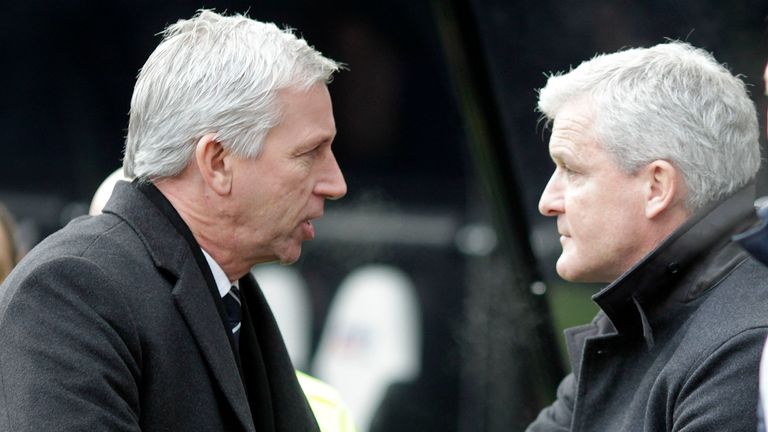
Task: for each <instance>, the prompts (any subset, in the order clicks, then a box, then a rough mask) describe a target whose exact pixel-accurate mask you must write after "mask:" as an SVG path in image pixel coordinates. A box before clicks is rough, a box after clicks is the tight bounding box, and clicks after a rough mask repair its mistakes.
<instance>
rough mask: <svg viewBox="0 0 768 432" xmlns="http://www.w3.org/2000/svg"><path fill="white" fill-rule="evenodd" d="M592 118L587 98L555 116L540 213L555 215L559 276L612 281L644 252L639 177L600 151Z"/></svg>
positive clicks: (572, 279) (588, 280) (575, 279)
mask: <svg viewBox="0 0 768 432" xmlns="http://www.w3.org/2000/svg"><path fill="white" fill-rule="evenodd" d="M592 119H593V116H592V113H591V107H590V105H589V104H588V103H587V102H586V101H579V102H575V103H571V104H568V105H567V106H566V107H565V108H564V109H563V110H561V112H560V113H559V114H558V115H557V117H556V118H555V121H554V125H553V129H552V136H551V139H550V141H549V152H550V155H551V157H552V160H553V161H554V162H555V164H556V168H555V171H554V173H553V174H552V177H551V178H550V180H549V183H548V184H547V187H546V188H545V189H544V192H543V193H542V195H541V199H540V201H539V211H540V212H541V213H542V214H543V215H545V216H555V217H557V229H558V232H559V233H560V243H561V245H562V248H563V252H562V254H561V255H560V258H559V259H558V260H557V273H558V274H559V275H560V276H561V277H562V278H563V279H566V280H570V281H579V282H612V281H613V280H615V279H616V278H617V277H618V276H620V275H621V274H622V273H624V272H625V271H626V270H628V269H629V267H630V266H631V265H632V264H633V263H635V262H636V261H637V260H639V259H640V258H641V257H642V256H643V255H644V254H645V252H647V249H645V248H644V247H641V246H644V241H643V239H642V234H643V230H644V226H645V225H644V222H645V221H644V207H643V203H642V199H641V198H642V196H643V193H642V190H641V186H642V181H641V180H640V177H639V176H634V175H630V174H626V173H624V172H623V171H621V170H620V168H619V167H618V165H617V164H616V163H615V162H614V160H613V158H612V156H611V155H609V154H608V153H607V152H606V151H605V150H603V149H602V147H601V146H600V144H599V143H598V142H597V141H596V140H595V138H594V136H593V133H592Z"/></svg>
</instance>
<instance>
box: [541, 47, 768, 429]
mask: <svg viewBox="0 0 768 432" xmlns="http://www.w3.org/2000/svg"><path fill="white" fill-rule="evenodd" d="M539 109H540V110H541V111H542V112H543V113H544V115H545V116H546V117H547V118H548V119H550V120H552V121H553V127H552V136H551V139H550V142H549V151H550V154H551V156H552V159H553V160H554V162H555V165H556V168H555V171H554V173H553V174H552V177H551V179H550V181H549V183H548V184H547V187H546V189H545V190H544V192H543V193H542V196H541V201H540V203H539V209H540V211H541V213H543V214H544V215H546V216H552V217H556V218H557V228H558V232H559V233H560V243H561V245H562V248H563V251H562V254H561V256H560V257H559V259H558V261H557V272H558V274H560V275H561V276H562V277H563V278H564V279H566V280H570V281H580V282H605V283H610V284H609V285H608V286H607V287H605V288H604V289H602V290H601V291H600V292H598V293H597V294H596V295H595V296H593V299H594V300H595V302H597V304H598V305H599V306H600V308H601V311H600V312H599V313H598V315H597V316H596V317H595V319H594V320H593V321H592V323H591V324H588V325H585V326H580V327H576V328H572V329H569V330H567V331H566V339H567V346H568V350H569V355H570V361H571V367H572V373H571V374H569V375H568V376H567V377H566V378H565V379H564V380H563V381H562V383H561V384H560V386H559V388H558V392H557V399H556V400H555V402H554V403H553V405H552V406H550V407H548V408H546V409H544V410H543V411H542V412H541V413H540V414H539V417H538V418H537V419H536V420H535V421H534V423H532V424H531V425H530V426H529V428H528V430H529V431H531V432H538V431H603V432H604V431H648V432H650V431H697V432H700V431H719V432H722V431H745V430H755V425H756V415H755V409H754V408H755V401H756V400H757V380H756V379H755V376H756V373H757V369H758V361H759V358H760V350H761V348H762V344H763V341H764V340H765V337H766V334H768V313H766V311H768V271H767V270H766V269H765V268H763V267H762V266H761V265H760V264H759V263H758V262H756V261H754V260H752V259H751V258H749V256H748V255H747V254H746V253H745V252H744V251H743V250H741V249H740V248H739V246H738V245H737V244H736V243H734V242H733V241H732V240H731V236H732V235H733V234H735V233H738V232H741V231H743V230H744V229H745V228H746V227H748V226H750V225H751V224H753V223H754V221H755V215H754V209H753V200H754V187H753V185H752V180H753V178H754V176H755V174H756V172H757V170H758V168H759V165H760V151H759V144H758V126H757V115H756V112H755V108H754V106H753V104H752V102H751V101H750V99H749V98H748V96H747V93H746V91H745V87H744V84H743V83H742V82H741V81H740V80H739V79H738V78H736V77H734V76H733V75H732V74H730V73H729V72H728V71H727V70H726V69H725V68H724V67H722V66H721V65H720V64H718V63H717V62H716V61H715V60H714V59H713V58H712V57H711V55H709V54H708V53H706V52H704V51H702V50H699V49H696V48H693V47H691V46H690V45H688V44H686V43H681V42H670V43H666V44H661V45H657V46H654V47H652V48H648V49H630V50H626V51H623V52H618V53H614V54H609V55H602V56H597V57H595V58H593V59H592V60H590V61H587V62H585V63H583V64H581V65H580V66H579V67H577V68H576V69H574V70H572V71H570V72H568V73H566V74H563V75H556V76H552V77H550V79H549V81H548V82H547V85H546V86H545V87H544V88H543V89H542V90H541V91H540V94H539Z"/></svg>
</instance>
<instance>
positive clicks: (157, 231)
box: [104, 182, 255, 432]
mask: <svg viewBox="0 0 768 432" xmlns="http://www.w3.org/2000/svg"><path fill="white" fill-rule="evenodd" d="M155 191H156V189H155ZM156 193H157V194H159V193H160V192H159V191H157V192H156ZM155 198H158V197H155ZM166 202H167V201H166ZM161 204H163V203H161ZM168 205H170V203H168ZM164 210H165V212H164V211H161V209H160V208H159V207H158V205H157V203H155V202H154V200H152V199H150V198H149V197H148V196H146V193H142V191H140V190H138V187H137V185H136V184H129V183H126V182H119V183H118V184H117V185H116V186H115V190H114V192H113V194H112V198H110V200H109V202H108V203H107V205H106V206H105V209H104V212H105V213H113V214H115V215H117V216H119V217H121V218H123V219H124V220H125V221H126V222H127V223H128V224H130V225H131V226H132V227H133V228H134V230H135V231H136V233H137V234H138V235H139V237H141V239H142V241H143V242H144V243H145V245H146V247H147V251H148V253H149V254H150V255H151V256H152V259H153V261H154V262H155V265H156V266H157V267H158V268H159V269H161V271H162V273H164V274H167V275H169V276H173V277H172V278H171V279H175V284H174V286H173V289H172V292H171V296H172V298H173V300H174V303H175V304H176V308H177V310H178V311H179V313H180V314H181V316H182V317H183V319H184V321H185V322H186V324H187V326H188V328H189V330H190V332H191V333H192V336H193V337H194V339H195V342H196V343H197V345H198V347H199V348H200V352H201V355H202V357H203V358H204V359H205V361H206V363H207V364H208V366H209V367H210V370H211V373H212V374H213V377H214V379H215V380H216V382H217V383H218V385H219V386H220V388H221V391H222V393H223V394H224V397H225V398H226V400H227V402H228V403H229V405H230V406H231V407H232V411H233V412H234V413H235V414H236V415H237V418H238V420H239V421H240V423H241V424H242V426H243V430H246V431H249V432H255V428H254V425H253V417H252V416H251V411H250V408H249V405H248V399H247V397H246V392H245V388H244V385H243V381H242V379H241V377H240V372H239V369H238V365H237V362H236V360H235V356H234V353H233V351H232V348H231V346H230V342H229V339H228V333H227V331H226V329H225V327H224V323H223V321H222V319H221V316H220V315H219V311H218V308H219V306H218V305H217V304H216V303H215V302H214V297H213V295H212V294H211V289H210V287H209V286H208V283H207V282H206V277H205V276H204V274H203V272H202V270H201V268H200V265H199V263H198V262H197V260H196V258H195V256H194V255H193V252H192V249H191V247H190V244H189V242H188V241H187V240H186V239H185V238H184V236H183V235H182V234H181V233H179V231H178V229H177V227H176V226H174V224H172V223H171V221H170V220H169V216H168V215H167V214H166V213H167V212H168V209H167V208H166V209H164ZM175 216H176V217H178V215H177V214H176V215H175ZM180 219H181V218H180V217H179V220H180ZM190 235H191V234H190Z"/></svg>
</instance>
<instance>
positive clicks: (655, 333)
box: [528, 186, 768, 432]
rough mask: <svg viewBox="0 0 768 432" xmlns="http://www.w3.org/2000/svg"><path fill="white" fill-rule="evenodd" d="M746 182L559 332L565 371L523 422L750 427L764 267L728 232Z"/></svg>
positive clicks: (550, 426) (764, 305) (558, 427)
mask: <svg viewBox="0 0 768 432" xmlns="http://www.w3.org/2000/svg"><path fill="white" fill-rule="evenodd" d="M753 196H754V188H753V187H751V186H748V187H746V188H744V189H742V190H740V191H738V192H737V193H735V194H734V195H732V196H730V197H728V198H727V199H725V200H723V201H722V202H719V203H716V204H714V205H712V206H710V207H708V208H706V209H704V210H702V211H700V212H698V213H697V214H695V215H694V216H692V217H691V218H690V219H689V220H688V221H686V222H685V223H684V224H683V225H682V226H680V227H679V228H678V229H676V230H675V231H674V232H673V233H672V234H671V235H670V236H669V237H668V238H667V239H666V240H665V241H664V242H662V243H661V244H660V245H659V246H658V247H657V248H656V249H654V250H653V251H652V252H650V253H649V254H648V255H647V256H646V257H644V258H643V259H642V260H641V261H640V262H638V263H637V264H636V265H635V266H634V267H633V268H632V269H630V270H629V271H627V272H626V273H625V274H624V275H622V276H621V277H620V278H619V279H617V280H616V281H615V282H614V283H612V284H611V285H609V286H607V287H606V288H604V289H603V290H601V291H600V292H598V293H597V294H596V295H595V296H593V300H594V301H595V302H596V303H597V304H598V305H599V306H600V309H601V311H600V312H599V313H598V315H597V316H596V317H595V319H594V320H593V321H592V323H590V324H588V325H585V326H580V327H575V328H572V329H568V330H566V342H567V346H568V352H569V358H570V361H571V368H572V373H571V374H569V375H568V376H566V378H565V379H564V380H563V381H562V383H561V384H560V386H559V388H558V392H557V399H556V401H555V402H554V403H553V405H552V406H550V407H548V408H546V409H544V410H543V411H542V412H541V413H540V415H539V417H538V418H537V419H536V421H535V422H534V423H532V424H531V425H530V426H529V428H528V431H530V432H538V431H601V432H605V431H643V432H651V431H680V432H682V431H685V432H693V431H696V432H703V431H712V432H715V431H718V432H723V431H753V430H755V428H756V415H755V406H756V403H757V370H758V362H759V358H760V351H761V349H762V346H763V342H764V340H765V337H766V334H767V333H768V271H767V270H766V268H765V267H764V266H762V265H761V264H760V263H758V262H756V261H754V260H753V259H751V258H750V257H749V256H748V254H747V253H746V252H744V251H743V250H742V249H741V248H740V247H739V246H738V244H736V243H734V242H733V241H732V240H731V237H732V235H734V234H736V233H738V232H740V231H742V230H744V229H745V228H747V227H748V226H750V225H751V224H753V223H754V221H755V216H754V209H753V204H752V202H753Z"/></svg>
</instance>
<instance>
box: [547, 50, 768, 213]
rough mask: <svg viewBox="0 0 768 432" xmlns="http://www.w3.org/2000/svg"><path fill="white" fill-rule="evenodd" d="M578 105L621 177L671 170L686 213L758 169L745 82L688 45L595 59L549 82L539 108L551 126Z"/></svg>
mask: <svg viewBox="0 0 768 432" xmlns="http://www.w3.org/2000/svg"><path fill="white" fill-rule="evenodd" d="M577 100H587V101H589V103H590V104H591V105H592V112H593V113H594V119H593V120H594V123H593V128H594V130H593V132H594V133H595V136H596V137H597V140H598V142H599V144H600V145H602V147H603V148H604V149H605V150H606V151H608V152H609V153H610V154H612V155H613V157H614V160H615V161H616V162H617V164H618V165H619V166H620V167H621V168H622V169H623V170H624V171H625V172H628V173H633V172H636V171H637V170H638V169H640V168H641V167H643V166H644V165H646V164H648V163H650V162H652V161H654V160H659V159H664V160H667V161H669V162H670V163H672V164H673V165H675V166H676V167H678V168H679V169H680V170H681V171H682V173H683V177H684V179H685V182H686V186H687V188H688V195H687V197H686V201H685V205H686V208H687V209H688V210H689V211H692V212H693V211H696V210H698V209H700V208H702V207H703V206H705V205H707V204H709V203H711V202H714V201H716V200H719V199H721V198H723V197H725V196H727V195H729V194H731V193H732V192H734V191H735V190H736V189H738V188H740V187H741V186H743V185H745V184H747V183H748V182H749V181H750V180H752V179H753V178H754V176H755V175H756V174H757V171H758V169H759V168H760V144H759V141H758V136H759V131H758V124H757V112H756V110H755V106H754V104H753V103H752V101H751V100H750V99H749V95H748V94H747V90H746V88H745V86H744V83H743V82H742V81H741V80H740V79H739V78H738V77H736V76H734V75H732V74H731V73H730V72H729V71H728V70H727V69H726V68H725V67H724V66H723V65H721V64H720V63H718V62H717V61H716V60H715V59H714V57H712V55H711V54H709V53H708V52H706V51H704V50H701V49H698V48H694V47H692V46H691V45H689V44H687V43H684V42H680V41H672V42H668V43H663V44H659V45H656V46H654V47H651V48H635V49H628V50H625V51H620V52H617V53H613V54H603V55H598V56H596V57H594V58H593V59H591V60H589V61H586V62H584V63H582V64H581V65H579V66H578V67H577V68H576V69H573V70H571V71H570V72H568V73H564V74H558V75H554V76H551V77H550V78H549V80H548V81H547V84H546V86H545V87H544V88H542V89H541V90H540V91H539V103H538V108H539V110H540V111H541V112H542V113H543V114H544V115H545V116H546V117H547V119H549V120H550V121H552V120H554V118H555V117H556V116H557V114H558V112H559V111H560V110H561V109H562V108H563V107H564V106H565V105H566V104H568V103H572V102H576V101H577Z"/></svg>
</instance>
